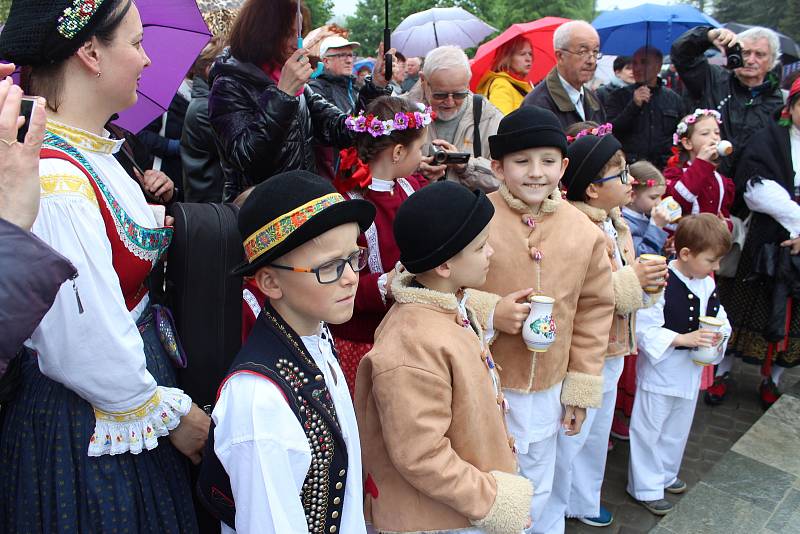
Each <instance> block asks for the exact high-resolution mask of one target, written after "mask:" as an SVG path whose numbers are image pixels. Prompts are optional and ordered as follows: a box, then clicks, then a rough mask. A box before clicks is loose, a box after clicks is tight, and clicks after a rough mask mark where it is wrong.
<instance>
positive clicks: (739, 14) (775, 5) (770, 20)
mask: <svg viewBox="0 0 800 534" xmlns="http://www.w3.org/2000/svg"><path fill="white" fill-rule="evenodd" d="M798 17H800V6H798V1H797V0H762V1H761V2H759V4H758V9H754V7H753V4H752V3H749V2H742V1H741V0H715V1H714V18H716V19H717V20H719V21H720V22H739V23H741V24H753V25H756V26H766V27H768V28H773V29H775V30H778V31H779V32H781V33H785V34H786V35H788V36H790V37H792V38H793V39H795V40H798V39H800V18H798Z"/></svg>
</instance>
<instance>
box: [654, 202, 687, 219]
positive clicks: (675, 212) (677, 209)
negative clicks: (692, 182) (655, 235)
mask: <svg viewBox="0 0 800 534" xmlns="http://www.w3.org/2000/svg"><path fill="white" fill-rule="evenodd" d="M658 205H659V206H660V207H662V208H664V209H665V210H667V213H669V222H671V223H674V222H675V221H677V220H678V219H680V218H681V216H682V215H683V210H682V209H681V205H680V204H678V202H677V201H676V200H675V199H674V198H672V197H664V198H662V199H661V202H659V204H658Z"/></svg>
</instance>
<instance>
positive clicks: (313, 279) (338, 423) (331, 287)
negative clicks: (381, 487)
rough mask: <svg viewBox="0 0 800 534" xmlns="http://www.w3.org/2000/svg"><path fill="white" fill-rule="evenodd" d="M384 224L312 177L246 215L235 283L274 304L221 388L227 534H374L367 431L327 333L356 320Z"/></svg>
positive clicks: (211, 494)
mask: <svg viewBox="0 0 800 534" xmlns="http://www.w3.org/2000/svg"><path fill="white" fill-rule="evenodd" d="M374 216H375V208H374V207H373V206H372V204H370V203H369V202H367V201H365V200H346V199H345V198H344V197H342V195H340V194H339V193H337V192H336V190H335V188H334V187H333V186H332V185H331V184H330V182H329V181H327V180H325V179H323V178H321V177H319V176H316V175H313V174H311V173H308V172H305V171H291V172H287V173H283V174H278V175H276V176H274V177H272V178H270V179H269V180H267V181H265V182H263V183H261V184H259V185H258V186H256V187H255V189H253V191H252V193H251V194H250V196H249V197H248V198H247V200H246V201H245V203H244V205H243V206H242V208H241V211H240V212H239V218H238V224H239V231H240V232H241V235H242V236H243V238H244V252H245V256H246V260H247V261H246V262H245V263H244V264H242V265H241V266H240V267H238V268H237V269H236V270H235V271H234V274H238V275H249V276H252V277H253V279H254V280H255V283H256V284H257V285H258V288H259V290H260V291H262V292H263V293H264V294H265V295H266V296H267V298H268V300H267V301H266V303H265V304H264V307H263V309H262V310H261V313H260V314H259V316H258V319H257V321H256V324H255V326H254V327H253V330H252V331H251V333H250V336H249V337H248V339H247V341H246V342H245V344H244V346H243V347H242V349H241V351H240V352H239V354H238V355H237V356H236V358H235V359H234V362H233V364H232V365H231V368H230V371H229V374H228V376H227V377H226V378H225V380H224V381H223V382H222V385H221V386H220V389H219V393H218V398H217V403H216V405H215V406H214V411H213V413H212V415H211V417H212V420H213V422H212V425H211V431H210V434H209V438H208V444H207V447H206V452H205V455H204V462H203V466H202V469H201V473H200V480H199V482H198V484H199V489H200V496H201V499H202V500H203V502H204V504H205V505H206V506H207V507H208V508H209V509H210V510H211V512H212V513H213V514H214V515H215V516H216V517H218V518H219V519H220V520H221V521H222V523H223V524H222V532H223V533H231V532H234V530H235V532H237V533H238V534H244V533H249V532H258V533H276V534H283V533H285V532H306V531H311V532H322V531H324V532H326V533H327V532H347V533H348V534H349V533H351V532H353V533H356V534H359V533H361V534H364V533H365V528H366V527H365V523H364V515H363V491H362V479H361V451H360V445H359V438H358V427H357V425H356V418H355V413H354V411H353V406H352V401H351V398H350V393H349V391H348V388H347V383H346V382H345V380H344V375H343V373H342V370H341V368H340V367H339V364H338V363H337V358H336V352H335V349H334V347H333V338H332V336H331V334H330V332H329V331H328V328H327V326H326V325H325V323H326V322H328V323H334V324H338V323H344V322H346V321H347V320H349V319H350V317H351V316H352V314H353V303H354V299H355V293H356V288H357V286H358V271H360V270H361V269H363V268H364V267H365V266H366V263H367V257H366V254H365V252H364V250H363V249H360V248H359V247H358V245H357V244H356V239H357V238H358V235H359V233H360V232H362V231H364V230H366V229H367V228H368V227H369V225H370V224H371V223H372V221H373V218H374Z"/></svg>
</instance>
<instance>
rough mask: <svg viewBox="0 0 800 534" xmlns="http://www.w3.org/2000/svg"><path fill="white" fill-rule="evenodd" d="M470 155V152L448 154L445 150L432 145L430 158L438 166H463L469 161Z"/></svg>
mask: <svg viewBox="0 0 800 534" xmlns="http://www.w3.org/2000/svg"><path fill="white" fill-rule="evenodd" d="M470 155H471V154H470V153H469V152H447V151H446V150H444V149H443V148H440V147H438V146H436V145H431V153H430V156H431V157H432V158H433V163H435V164H436V165H450V164H454V165H461V164H463V163H467V162H468V161H469V157H470Z"/></svg>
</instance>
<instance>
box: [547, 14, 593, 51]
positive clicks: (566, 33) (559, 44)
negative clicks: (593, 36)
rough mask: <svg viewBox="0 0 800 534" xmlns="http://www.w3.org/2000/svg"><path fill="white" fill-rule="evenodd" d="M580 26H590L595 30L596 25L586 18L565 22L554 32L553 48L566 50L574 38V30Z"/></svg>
mask: <svg viewBox="0 0 800 534" xmlns="http://www.w3.org/2000/svg"><path fill="white" fill-rule="evenodd" d="M578 26H588V27H590V28H591V29H592V30H594V31H595V32H596V31H597V30H595V29H594V26H592V25H591V24H589V23H588V22H586V21H585V20H571V21H569V22H565V23H564V24H562V25H561V26H559V27H558V28H556V31H554V32H553V49H555V50H566V49H567V48H568V47H569V41H570V39H572V30H573V29H575V28H576V27H578Z"/></svg>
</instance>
